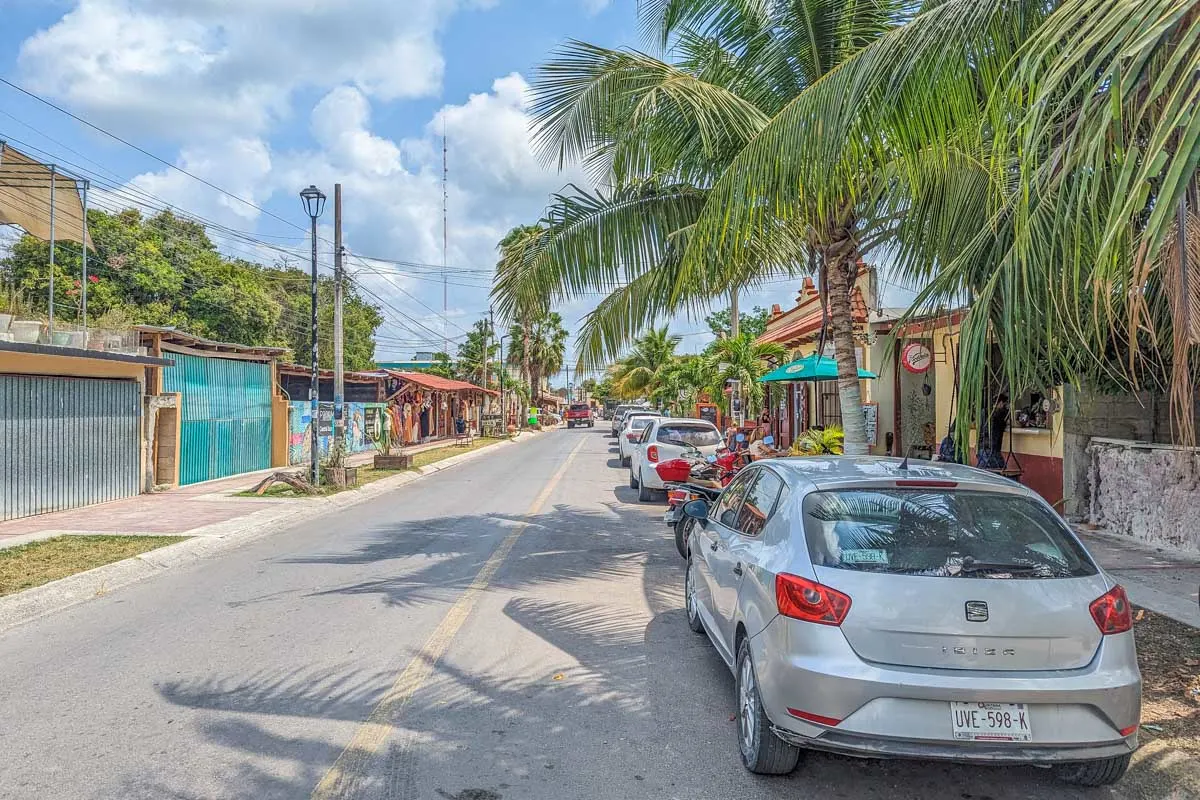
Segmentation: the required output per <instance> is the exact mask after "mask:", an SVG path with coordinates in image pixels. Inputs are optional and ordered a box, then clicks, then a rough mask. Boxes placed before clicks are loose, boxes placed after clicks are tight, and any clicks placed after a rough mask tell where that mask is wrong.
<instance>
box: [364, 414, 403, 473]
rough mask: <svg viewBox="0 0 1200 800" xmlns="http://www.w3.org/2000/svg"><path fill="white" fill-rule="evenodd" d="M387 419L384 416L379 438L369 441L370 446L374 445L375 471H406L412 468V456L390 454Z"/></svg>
mask: <svg viewBox="0 0 1200 800" xmlns="http://www.w3.org/2000/svg"><path fill="white" fill-rule="evenodd" d="M387 423H388V418H387V416H386V415H385V417H384V424H383V426H382V429H381V430H380V431H379V436H378V437H377V438H375V439H372V440H371V444H373V445H375V450H376V453H375V464H374V467H375V469H408V468H409V467H411V466H412V456H410V455H407V454H405V453H396V454H394V455H393V454H392V434H391V431H390V430H389V427H388V424H387Z"/></svg>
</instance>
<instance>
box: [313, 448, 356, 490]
mask: <svg viewBox="0 0 1200 800" xmlns="http://www.w3.org/2000/svg"><path fill="white" fill-rule="evenodd" d="M321 475H322V476H323V477H324V478H325V484H326V485H327V486H332V487H333V488H335V489H345V488H347V487H352V486H357V485H358V467H348V466H346V450H345V446H344V445H342V443H341V442H336V441H335V442H334V443H333V444H332V445H330V447H329V458H327V459H325V464H324V466H323V468H322V469H321Z"/></svg>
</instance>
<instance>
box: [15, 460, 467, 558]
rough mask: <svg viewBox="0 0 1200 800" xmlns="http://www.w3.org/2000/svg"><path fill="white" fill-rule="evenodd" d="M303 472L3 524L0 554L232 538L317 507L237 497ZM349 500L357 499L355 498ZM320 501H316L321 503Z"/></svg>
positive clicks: (256, 476) (210, 484)
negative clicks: (90, 541)
mask: <svg viewBox="0 0 1200 800" xmlns="http://www.w3.org/2000/svg"><path fill="white" fill-rule="evenodd" d="M453 446H454V440H453V439H449V440H441V441H437V442H430V443H428V444H422V445H414V446H412V447H406V448H403V449H400V450H396V451H394V452H396V453H397V454H399V453H406V454H410V455H415V454H417V453H422V452H426V451H428V450H437V449H441V448H453ZM484 449H490V448H484ZM374 457H375V454H374V452H366V453H356V454H355V455H352V456H350V457H348V458H347V459H346V462H347V463H348V464H350V465H351V466H363V465H366V464H370V463H371V461H372V460H373V459H374ZM304 469H305V466H304V465H295V466H290V467H277V468H274V469H268V470H260V471H258V472H249V473H245V474H243V475H235V476H233V477H230V478H221V479H219V480H215V481H206V482H204V483H197V484H193V485H191V486H181V487H179V488H177V489H171V490H169V491H166V492H158V493H155V494H141V495H137V496H136V497H128V498H124V499H122V500H114V501H112V502H111V503H101V504H98V505H92V506H85V507H84V508H75V509H70V510H68V511H56V512H53V513H50V514H39V515H38V516H34V517H24V518H22V519H15V520H10V521H8V522H0V549H3V548H6V547H15V546H17V545H21V544H27V543H28V542H34V541H39V540H41V539H50V538H53V537H55V536H63V535H88V534H104V535H114V534H123V535H131V536H206V535H221V536H224V535H228V534H229V533H230V532H232V529H233V528H236V527H237V526H238V525H239V524H240V523H241V521H244V522H245V525H246V526H250V527H252V526H254V525H256V524H258V523H260V522H264V521H267V520H268V519H271V518H274V517H276V516H278V514H279V513H280V512H282V511H285V510H287V509H295V508H296V504H297V503H298V502H299V503H307V502H313V501H310V500H302V499H301V500H298V499H297V498H269V497H263V498H249V497H234V496H233V495H235V494H236V493H237V492H242V491H246V490H247V489H251V488H253V487H254V486H255V485H256V484H258V482H259V481H261V480H262V479H263V478H265V477H266V476H267V475H270V474H272V473H274V472H295V471H303V470H304ZM412 474H414V475H415V474H417V473H412ZM389 480H390V479H389ZM349 494H350V495H351V496H353V495H355V494H356V493H355V492H351V493H349ZM335 496H340V495H335ZM321 499H322V498H318V499H317V502H320V500H321ZM326 500H327V498H326Z"/></svg>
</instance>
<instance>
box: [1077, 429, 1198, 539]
mask: <svg viewBox="0 0 1200 800" xmlns="http://www.w3.org/2000/svg"><path fill="white" fill-rule="evenodd" d="M1089 455H1090V457H1091V461H1092V465H1093V470H1092V478H1093V482H1092V486H1093V487H1094V493H1095V499H1094V503H1093V504H1092V512H1093V515H1094V521H1095V522H1096V523H1097V524H1099V525H1102V526H1104V527H1105V528H1106V529H1107V530H1108V531H1109V532H1110V533H1118V534H1122V535H1125V536H1131V537H1133V538H1135V539H1140V540H1141V541H1144V542H1147V543H1149V544H1153V545H1166V546H1168V547H1175V548H1179V549H1181V550H1188V551H1191V552H1194V553H1200V526H1197V525H1196V519H1197V509H1200V451H1197V450H1196V448H1182V447H1172V446H1170V445H1155V444H1149V443H1137V442H1122V441H1120V440H1115V439H1097V440H1093V442H1092V444H1091V446H1090V448H1089Z"/></svg>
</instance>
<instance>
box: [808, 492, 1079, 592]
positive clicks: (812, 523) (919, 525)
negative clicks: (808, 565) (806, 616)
mask: <svg viewBox="0 0 1200 800" xmlns="http://www.w3.org/2000/svg"><path fill="white" fill-rule="evenodd" d="M804 531H805V536H806V539H807V541H808V551H809V554H810V555H811V557H812V560H813V564H815V565H817V566H824V567H835V568H837V569H848V570H856V571H861V572H888V573H894V574H909V575H929V576H937V577H962V578H997V577H1013V578H1067V577H1080V576H1084V575H1095V574H1096V567H1095V566H1094V565H1093V564H1092V562H1091V561H1090V560H1089V559H1088V556H1087V554H1086V553H1085V552H1084V551H1083V548H1081V547H1080V546H1079V544H1078V543H1077V542H1076V541H1075V539H1074V538H1073V537H1072V536H1071V535H1070V533H1069V532H1068V531H1067V530H1066V528H1065V527H1064V526H1063V524H1062V522H1061V521H1060V520H1059V519H1058V517H1056V516H1055V515H1054V514H1053V513H1052V512H1050V511H1048V510H1046V508H1045V507H1044V506H1043V505H1041V504H1040V503H1037V502H1035V501H1033V500H1031V499H1029V498H1027V497H1021V496H1018V495H1010V494H1002V493H999V492H981V491H953V490H942V491H931V490H912V489H909V490H906V489H855V490H845V491H830V492H815V493H813V494H810V495H809V496H808V497H806V498H805V499H804Z"/></svg>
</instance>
